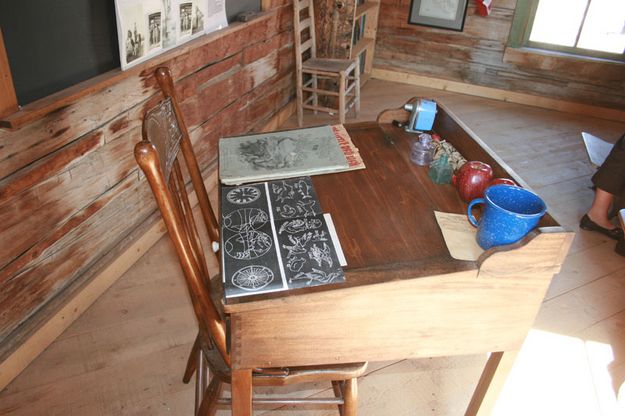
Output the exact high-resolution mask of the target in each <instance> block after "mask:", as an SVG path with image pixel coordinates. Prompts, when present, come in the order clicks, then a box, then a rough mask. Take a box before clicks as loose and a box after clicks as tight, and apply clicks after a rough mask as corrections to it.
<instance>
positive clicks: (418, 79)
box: [372, 68, 625, 122]
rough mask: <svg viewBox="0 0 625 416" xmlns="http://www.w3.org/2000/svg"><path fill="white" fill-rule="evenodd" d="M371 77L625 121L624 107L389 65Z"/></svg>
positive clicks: (377, 69)
mask: <svg viewBox="0 0 625 416" xmlns="http://www.w3.org/2000/svg"><path fill="white" fill-rule="evenodd" d="M372 77H373V78H375V79H380V80H384V81H393V82H401V83H404V84H410V85H417V86H420V87H428V88H434V89H438V90H444V91H451V92H456V93H460V94H467V95H474V96H477V97H482V98H490V99H494V100H500V101H506V102H511V103H516V104H524V105H530V106H534V107H540V108H546V109H549V110H557V111H563V112H567V113H572V114H579V115H584V116H587V117H596V118H602V119H606V120H612V121H620V122H625V111H622V110H616V109H613V108H606V107H599V106H593V105H588V104H581V103H576V102H572V101H564V100H556V99H553V98H547V97H540V96H537V95H531V94H525V93H520V92H514V91H506V90H501V89H497V88H491V87H483V86H480V85H472V84H465V83H463V82H457V81H449V80H444V79H439V78H431V77H426V76H422V75H416V74H410V73H407V72H400V71H391V70H388V69H380V68H373V71H372Z"/></svg>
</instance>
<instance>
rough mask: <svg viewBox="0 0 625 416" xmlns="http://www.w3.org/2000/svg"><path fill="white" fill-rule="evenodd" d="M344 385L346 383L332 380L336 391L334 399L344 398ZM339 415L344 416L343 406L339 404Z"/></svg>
mask: <svg viewBox="0 0 625 416" xmlns="http://www.w3.org/2000/svg"><path fill="white" fill-rule="evenodd" d="M343 384H345V382H344V381H338V380H332V390H334V397H336V398H337V399H342V398H343ZM339 415H340V416H343V405H342V404H339Z"/></svg>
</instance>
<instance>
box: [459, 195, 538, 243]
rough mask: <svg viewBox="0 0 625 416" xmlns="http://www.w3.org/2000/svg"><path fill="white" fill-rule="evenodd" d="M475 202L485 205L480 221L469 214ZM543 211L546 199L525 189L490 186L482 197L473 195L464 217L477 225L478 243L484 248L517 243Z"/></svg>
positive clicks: (535, 222) (534, 224) (533, 225)
mask: <svg viewBox="0 0 625 416" xmlns="http://www.w3.org/2000/svg"><path fill="white" fill-rule="evenodd" d="M477 204H484V208H483V209H482V215H481V216H480V220H479V221H477V220H476V219H475V217H474V216H473V214H471V209H472V208H473V206H475V205H477ZM546 211H547V206H546V205H545V202H544V201H543V200H542V199H541V198H540V197H539V196H538V195H536V194H535V193H533V192H531V191H528V190H527V189H523V188H520V187H518V186H510V185H493V186H491V187H489V188H487V189H486V191H484V198H476V199H474V200H473V201H471V203H469V207H468V208H467V216H468V217H469V221H470V222H471V224H473V226H475V227H477V236H476V238H477V243H478V244H479V245H480V247H482V248H483V249H484V250H487V249H489V248H491V247H494V246H500V245H503V244H512V243H516V242H517V241H519V240H520V239H522V238H523V237H525V236H526V235H527V233H529V232H530V231H531V230H532V229H533V228H534V227H536V225H538V221H539V220H540V219H541V218H542V216H543V215H545V212H546Z"/></svg>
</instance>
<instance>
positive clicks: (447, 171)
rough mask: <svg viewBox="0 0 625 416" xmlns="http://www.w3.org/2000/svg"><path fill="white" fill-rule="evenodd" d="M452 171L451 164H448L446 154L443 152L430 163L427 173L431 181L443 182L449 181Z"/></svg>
mask: <svg viewBox="0 0 625 416" xmlns="http://www.w3.org/2000/svg"><path fill="white" fill-rule="evenodd" d="M453 173H454V172H453V170H452V169H451V165H450V164H449V159H448V156H447V155H446V154H443V155H441V157H439V158H438V159H436V160H435V161H433V162H432V163H431V164H430V170H429V172H428V175H429V176H430V179H432V182H434V183H437V184H445V183H451V176H452V175H453Z"/></svg>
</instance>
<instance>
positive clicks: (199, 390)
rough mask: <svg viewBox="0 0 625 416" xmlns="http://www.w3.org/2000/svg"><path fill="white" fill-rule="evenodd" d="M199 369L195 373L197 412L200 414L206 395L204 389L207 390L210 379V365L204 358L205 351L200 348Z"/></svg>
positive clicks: (198, 355) (198, 356) (197, 365)
mask: <svg viewBox="0 0 625 416" xmlns="http://www.w3.org/2000/svg"><path fill="white" fill-rule="evenodd" d="M196 367H197V370H196V374H195V414H196V415H197V414H199V413H198V412H199V410H200V404H201V403H202V397H204V391H205V390H206V384H207V381H208V366H207V363H206V360H205V359H204V352H203V351H202V349H201V348H200V349H199V352H198V354H197V364H196Z"/></svg>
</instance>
